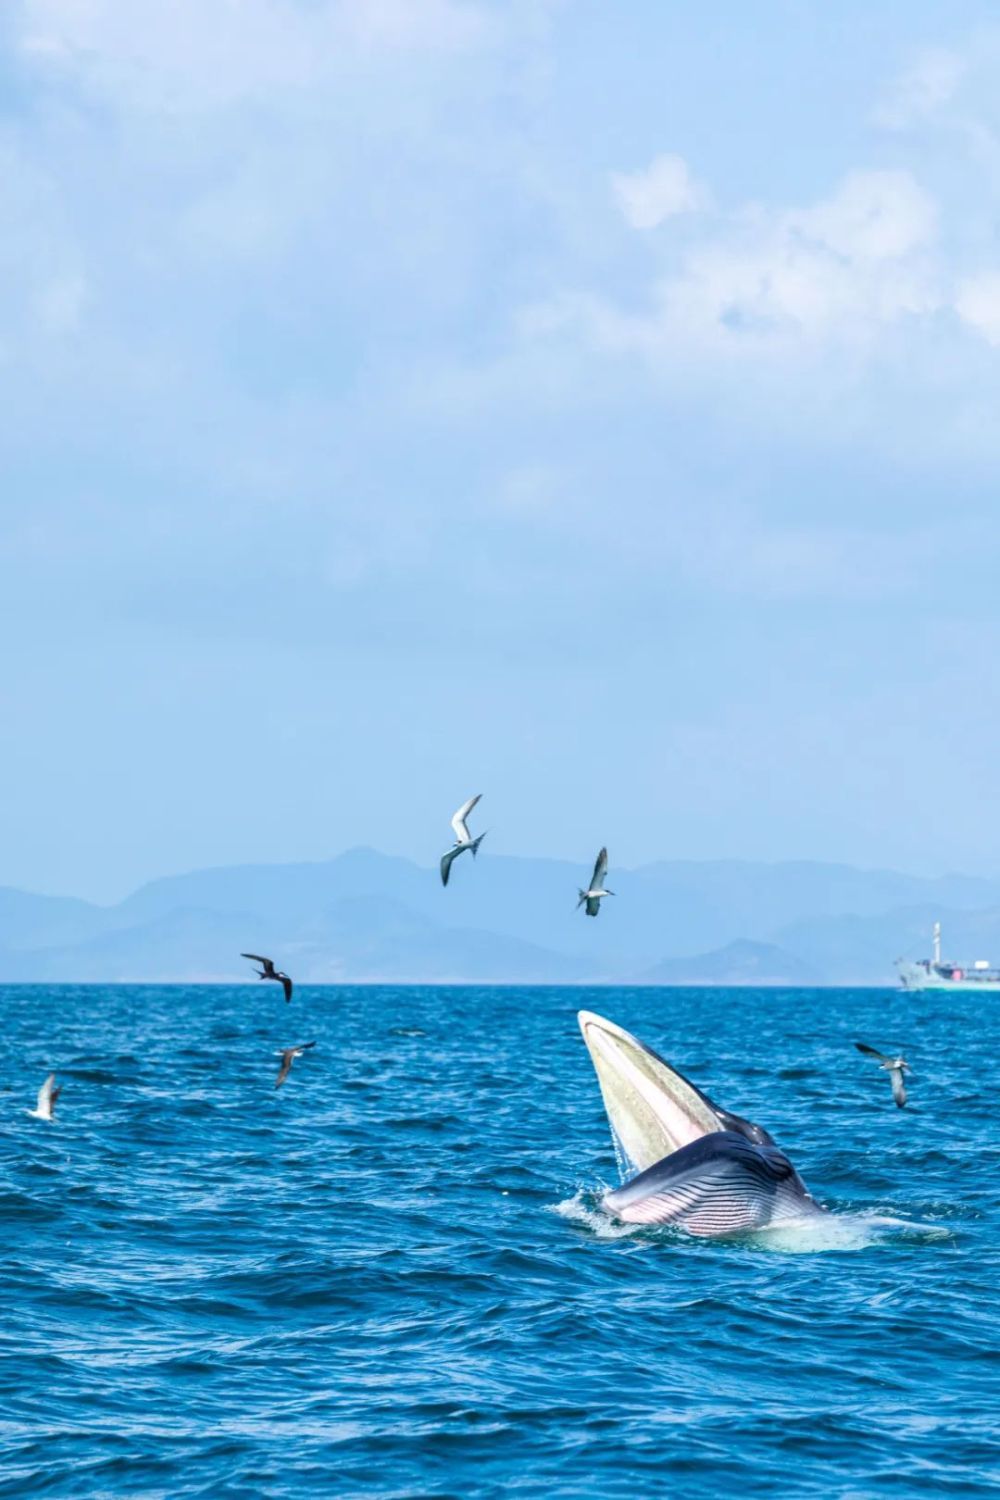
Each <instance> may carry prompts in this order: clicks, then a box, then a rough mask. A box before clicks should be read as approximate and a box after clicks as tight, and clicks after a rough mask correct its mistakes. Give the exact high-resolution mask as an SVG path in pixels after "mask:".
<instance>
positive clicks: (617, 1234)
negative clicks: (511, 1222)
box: [549, 1188, 952, 1255]
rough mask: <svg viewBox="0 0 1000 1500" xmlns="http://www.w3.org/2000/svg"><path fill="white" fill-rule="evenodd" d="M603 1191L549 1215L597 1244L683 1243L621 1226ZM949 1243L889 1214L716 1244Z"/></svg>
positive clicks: (790, 1225) (823, 1220) (811, 1219)
mask: <svg viewBox="0 0 1000 1500" xmlns="http://www.w3.org/2000/svg"><path fill="white" fill-rule="evenodd" d="M604 1191H605V1189H603V1188H601V1189H597V1190H596V1191H595V1190H593V1189H591V1190H589V1191H588V1190H585V1189H583V1188H578V1189H577V1191H576V1192H575V1193H574V1194H573V1196H572V1198H565V1199H563V1201H562V1202H561V1203H554V1204H552V1205H551V1206H550V1209H549V1212H550V1213H555V1214H558V1215H559V1217H560V1218H562V1219H566V1220H568V1222H569V1223H571V1224H577V1225H579V1226H580V1228H581V1229H586V1230H588V1231H589V1232H590V1233H591V1234H593V1235H594V1236H595V1238H597V1239H601V1240H620V1239H629V1238H631V1237H633V1236H635V1235H641V1236H642V1237H643V1238H644V1239H648V1238H649V1235H650V1231H651V1230H652V1231H653V1232H654V1233H655V1232H656V1231H657V1230H658V1229H659V1230H660V1232H664V1233H667V1234H669V1236H670V1239H671V1240H672V1241H673V1242H674V1243H676V1241H677V1240H678V1239H680V1240H683V1239H685V1238H687V1236H685V1234H684V1231H683V1229H681V1228H680V1226H676V1225H671V1226H669V1227H668V1226H665V1225H664V1226H656V1225H650V1224H623V1223H622V1222H621V1221H620V1220H619V1219H615V1218H613V1217H612V1216H611V1215H610V1214H609V1213H607V1212H606V1211H605V1210H604V1209H603V1208H601V1207H600V1196H601V1194H602V1193H603V1192H604ZM951 1237H952V1236H951V1231H950V1230H947V1229H943V1228H941V1227H940V1226H936V1225H930V1224H919V1223H914V1222H913V1220H912V1219H899V1218H895V1217H893V1216H891V1215H889V1214H880V1213H874V1212H872V1213H863V1212H862V1213H847V1214H834V1213H827V1214H808V1215H804V1216H803V1217H802V1218H801V1219H790V1220H787V1221H786V1222H784V1223H782V1224H774V1225H772V1226H771V1227H770V1228H767V1229H758V1230H755V1231H754V1232H753V1233H752V1234H741V1235H739V1236H733V1237H731V1238H729V1237H722V1238H720V1240H719V1241H718V1243H720V1244H724V1243H728V1244H730V1245H733V1244H741V1245H745V1246H748V1247H751V1246H752V1247H753V1248H754V1249H755V1250H774V1251H776V1252H778V1253H779V1254H782V1255H815V1254H820V1253H822V1252H823V1251H827V1250H840V1251H843V1250H867V1249H868V1248H869V1247H870V1246H872V1245H878V1244H885V1243H887V1242H889V1241H892V1240H898V1239H902V1238H905V1239H915V1240H920V1241H925V1242H932V1241H935V1240H943V1239H950V1238H951ZM690 1238H691V1239H692V1240H697V1243H698V1244H699V1245H705V1244H706V1243H708V1241H706V1239H705V1238H704V1237H703V1236H701V1235H696V1236H691V1237H690Z"/></svg>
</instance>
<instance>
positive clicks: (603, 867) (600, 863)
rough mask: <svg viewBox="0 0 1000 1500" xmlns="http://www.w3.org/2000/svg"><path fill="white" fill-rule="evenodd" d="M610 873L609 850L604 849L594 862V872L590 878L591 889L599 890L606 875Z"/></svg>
mask: <svg viewBox="0 0 1000 1500" xmlns="http://www.w3.org/2000/svg"><path fill="white" fill-rule="evenodd" d="M607 873H608V851H607V849H602V850H601V852H600V854H599V855H598V856H597V860H596V863H595V864H594V873H593V875H592V876H591V878H590V889H591V890H592V891H599V890H600V889H601V886H602V885H603V884H604V877H605V875H607Z"/></svg>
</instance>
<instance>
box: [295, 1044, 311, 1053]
mask: <svg viewBox="0 0 1000 1500" xmlns="http://www.w3.org/2000/svg"><path fill="white" fill-rule="evenodd" d="M315 1045H316V1043H315V1042H300V1043H299V1045H298V1047H297V1048H296V1051H297V1052H308V1051H309V1048H310V1047H315Z"/></svg>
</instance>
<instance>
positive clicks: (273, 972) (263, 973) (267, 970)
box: [240, 953, 292, 1004]
mask: <svg viewBox="0 0 1000 1500" xmlns="http://www.w3.org/2000/svg"><path fill="white" fill-rule="evenodd" d="M240 958H252V959H253V961H254V963H255V964H263V965H264V967H263V968H262V969H258V971H257V978H258V979H274V980H276V981H277V982H278V984H280V985H281V988H282V989H283V990H284V992H285V1003H286V1004H287V1003H288V1001H289V1000H290V999H291V998H292V981H291V980H290V979H289V977H288V975H287V974H283V973H282V972H281V970H280V969H276V968H275V967H274V959H273V958H261V956H260V954H259V953H241V954H240Z"/></svg>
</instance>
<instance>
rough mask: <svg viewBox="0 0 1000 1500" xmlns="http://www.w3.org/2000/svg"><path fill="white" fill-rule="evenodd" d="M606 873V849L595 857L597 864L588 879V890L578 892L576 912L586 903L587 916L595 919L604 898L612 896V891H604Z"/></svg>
mask: <svg viewBox="0 0 1000 1500" xmlns="http://www.w3.org/2000/svg"><path fill="white" fill-rule="evenodd" d="M607 873H608V851H607V849H602V850H601V852H600V854H599V855H598V856H597V863H596V864H595V865H594V873H593V875H591V877H590V885H589V887H588V889H587V890H585V891H581V892H580V899H579V901H578V902H577V903H576V909H577V911H579V910H580V907H581V906H583V904H584V902H586V906H587V916H588V917H596V916H597V913H598V912H599V911H600V909H601V902H602V901H603V899H604V897H605V896H613V895H614V891H606V890H605V889H604V878H605V876H606V875H607Z"/></svg>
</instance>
